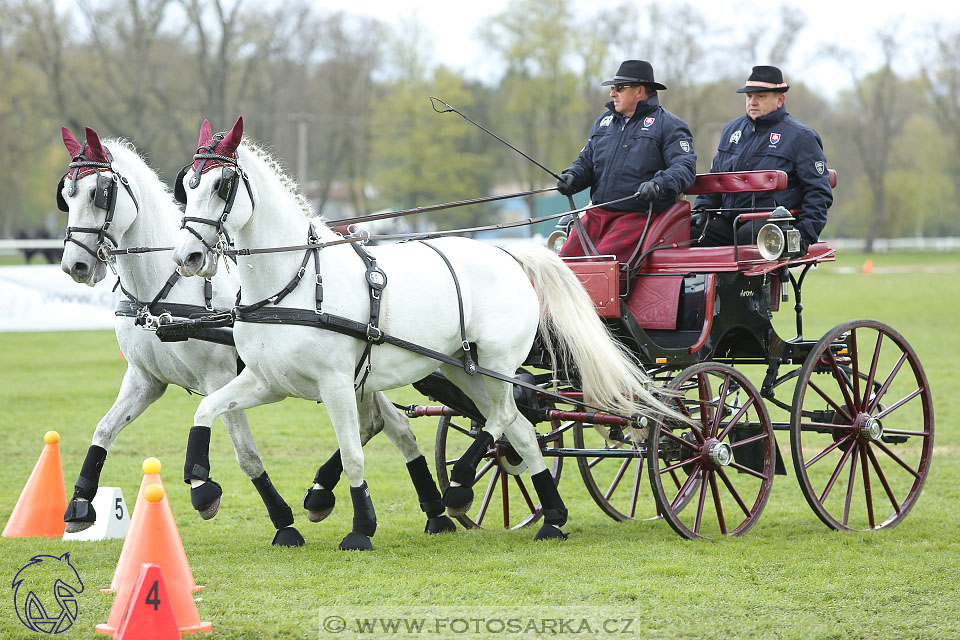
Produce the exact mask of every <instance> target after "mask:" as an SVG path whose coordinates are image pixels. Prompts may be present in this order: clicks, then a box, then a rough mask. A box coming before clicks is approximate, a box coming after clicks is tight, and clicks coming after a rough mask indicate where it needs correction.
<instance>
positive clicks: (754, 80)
mask: <svg viewBox="0 0 960 640" xmlns="http://www.w3.org/2000/svg"><path fill="white" fill-rule="evenodd" d="M789 90H790V85H788V84H787V83H786V82H784V81H783V73H781V71H780V69H778V68H776V67H771V66H767V65H761V66H757V67H754V68H753V72H752V73H751V74H750V77H749V78H747V83H746V84H745V85H744V86H743V88H741V89H737V93H757V92H758V91H777V92H779V93H786V92H787V91H789Z"/></svg>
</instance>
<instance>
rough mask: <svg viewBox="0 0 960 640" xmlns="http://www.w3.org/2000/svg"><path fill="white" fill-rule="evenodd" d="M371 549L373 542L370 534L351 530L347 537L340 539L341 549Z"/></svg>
mask: <svg viewBox="0 0 960 640" xmlns="http://www.w3.org/2000/svg"><path fill="white" fill-rule="evenodd" d="M371 549H373V542H372V541H371V540H370V536H365V535H363V534H362V533H356V532H354V531H351V532H350V533H348V534H347V537H346V538H344V539H343V540H341V541H340V550H341V551H370V550H371Z"/></svg>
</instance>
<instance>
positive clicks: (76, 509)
mask: <svg viewBox="0 0 960 640" xmlns="http://www.w3.org/2000/svg"><path fill="white" fill-rule="evenodd" d="M63 521H64V522H65V523H66V532H67V533H78V532H80V531H83V530H85V529H89V528H90V527H91V526H93V523H94V522H96V521H97V512H96V511H94V509H93V505H92V504H90V501H89V500H71V501H70V504H68V505H67V510H66V512H65V513H64V514H63Z"/></svg>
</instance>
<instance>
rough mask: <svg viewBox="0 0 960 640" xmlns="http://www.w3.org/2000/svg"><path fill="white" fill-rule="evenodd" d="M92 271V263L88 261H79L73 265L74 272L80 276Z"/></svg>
mask: <svg viewBox="0 0 960 640" xmlns="http://www.w3.org/2000/svg"><path fill="white" fill-rule="evenodd" d="M89 271H90V265H88V264H87V263H86V262H78V263H76V264H75V265H73V272H74V273H75V274H76V275H78V276H81V277H82V276H85V275H87V273H89Z"/></svg>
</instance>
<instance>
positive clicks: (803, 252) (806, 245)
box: [800, 235, 812, 258]
mask: <svg viewBox="0 0 960 640" xmlns="http://www.w3.org/2000/svg"><path fill="white" fill-rule="evenodd" d="M811 244H812V243H811V242H807V239H806V238H804V237H803V235H801V236H800V257H801V258H802V257H803V256H805V255H807V250H808V249H810V245H811Z"/></svg>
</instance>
